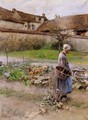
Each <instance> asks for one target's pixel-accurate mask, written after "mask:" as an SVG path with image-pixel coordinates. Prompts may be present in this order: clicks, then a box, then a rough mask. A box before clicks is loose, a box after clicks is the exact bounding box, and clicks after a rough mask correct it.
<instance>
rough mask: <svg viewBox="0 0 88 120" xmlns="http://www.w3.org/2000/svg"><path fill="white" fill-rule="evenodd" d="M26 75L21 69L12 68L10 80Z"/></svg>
mask: <svg viewBox="0 0 88 120" xmlns="http://www.w3.org/2000/svg"><path fill="white" fill-rule="evenodd" d="M23 75H24V72H23V71H22V70H20V69H15V70H11V72H10V77H9V80H19V79H20V78H21V77H22V76H23Z"/></svg>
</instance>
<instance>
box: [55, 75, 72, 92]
mask: <svg viewBox="0 0 88 120" xmlns="http://www.w3.org/2000/svg"><path fill="white" fill-rule="evenodd" d="M57 89H58V90H59V91H60V92H61V93H63V94H68V93H71V92H72V79H71V77H68V78H67V79H66V80H59V79H57Z"/></svg>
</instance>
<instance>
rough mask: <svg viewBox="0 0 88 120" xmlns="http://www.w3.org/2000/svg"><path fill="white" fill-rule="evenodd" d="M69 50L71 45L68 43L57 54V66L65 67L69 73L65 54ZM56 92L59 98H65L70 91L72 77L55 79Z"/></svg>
mask: <svg viewBox="0 0 88 120" xmlns="http://www.w3.org/2000/svg"><path fill="white" fill-rule="evenodd" d="M70 50H71V46H69V45H68V44H64V45H63V51H62V52H60V54H59V56H58V66H61V67H64V68H66V69H67V70H68V71H69V72H70V73H71V70H70V67H69V64H68V61H67V58H66V55H67V54H68V53H69V51H70ZM56 87H57V88H56V92H57V93H58V94H59V95H60V96H59V99H60V100H62V99H63V98H67V96H66V95H67V94H68V93H71V92H72V79H71V77H68V78H67V79H66V80H60V79H57V85H56Z"/></svg>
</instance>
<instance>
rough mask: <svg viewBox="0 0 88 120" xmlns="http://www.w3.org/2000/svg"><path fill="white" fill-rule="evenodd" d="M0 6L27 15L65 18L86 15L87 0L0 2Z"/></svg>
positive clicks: (5, 0)
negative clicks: (20, 11) (26, 13)
mask: <svg viewBox="0 0 88 120" xmlns="http://www.w3.org/2000/svg"><path fill="white" fill-rule="evenodd" d="M0 6H2V7H5V8H8V9H12V8H16V9H18V10H22V11H24V12H28V13H34V14H40V15H41V14H42V13H45V14H46V16H48V18H53V17H54V16H55V14H57V15H61V16H65V15H73V14H81V13H88V12H87V11H88V0H0Z"/></svg>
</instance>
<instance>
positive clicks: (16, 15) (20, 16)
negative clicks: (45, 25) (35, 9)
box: [0, 7, 48, 23]
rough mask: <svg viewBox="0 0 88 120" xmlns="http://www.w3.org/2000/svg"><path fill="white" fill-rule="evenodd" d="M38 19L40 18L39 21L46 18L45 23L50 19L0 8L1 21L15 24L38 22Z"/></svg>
mask: <svg viewBox="0 0 88 120" xmlns="http://www.w3.org/2000/svg"><path fill="white" fill-rule="evenodd" d="M36 17H39V20H41V18H44V21H47V20H48V19H47V18H46V17H45V16H39V15H33V14H28V13H24V12H21V11H18V10H16V9H13V10H12V11H10V10H7V9H4V8H2V7H0V19H1V20H6V21H13V22H18V23H19V22H21V23H23V22H37V21H36Z"/></svg>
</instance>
